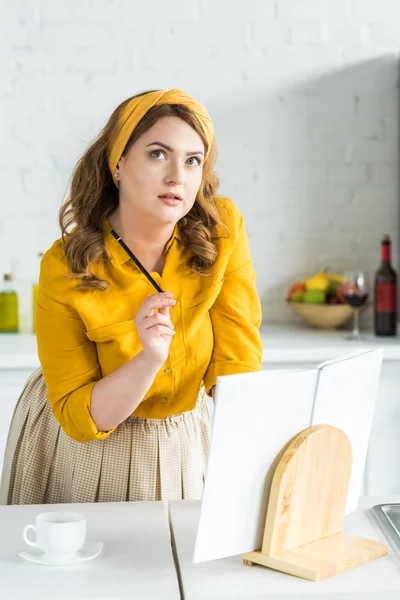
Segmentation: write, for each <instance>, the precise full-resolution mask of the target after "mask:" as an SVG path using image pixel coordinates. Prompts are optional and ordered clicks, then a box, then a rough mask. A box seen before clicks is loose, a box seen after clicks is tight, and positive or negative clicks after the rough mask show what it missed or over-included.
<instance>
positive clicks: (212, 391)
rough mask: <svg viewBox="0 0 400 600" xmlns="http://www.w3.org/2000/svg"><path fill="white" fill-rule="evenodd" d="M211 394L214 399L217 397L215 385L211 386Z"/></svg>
mask: <svg viewBox="0 0 400 600" xmlns="http://www.w3.org/2000/svg"><path fill="white" fill-rule="evenodd" d="M211 395H212V398H213V400H214V399H215V385H213V386H212V388H211Z"/></svg>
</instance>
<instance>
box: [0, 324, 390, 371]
mask: <svg viewBox="0 0 400 600" xmlns="http://www.w3.org/2000/svg"><path fill="white" fill-rule="evenodd" d="M347 333H348V332H347V331H344V330H332V331H330V330H320V329H313V328H311V327H306V326H303V325H292V324H273V325H272V324H271V325H269V324H265V325H262V326H261V337H262V341H263V362H264V363H268V364H273V363H288V362H289V363H305V362H315V361H316V362H321V361H323V360H328V359H330V358H334V357H335V356H339V355H340V354H347V353H349V352H353V351H355V350H358V349H359V348H365V347H369V348H384V360H400V337H396V338H377V337H375V336H373V335H372V334H371V333H365V335H364V337H365V339H364V340H362V341H361V342H353V341H352V342H350V341H348V340H346V339H345V336H346V335H347ZM38 366H39V359H38V357H37V345H36V337H35V336H34V335H33V334H12V333H9V334H2V335H0V369H32V370H33V369H35V368H36V367H38Z"/></svg>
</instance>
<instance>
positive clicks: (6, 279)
mask: <svg viewBox="0 0 400 600" xmlns="http://www.w3.org/2000/svg"><path fill="white" fill-rule="evenodd" d="M3 279H4V281H12V275H11V273H5V274H4V275H3Z"/></svg>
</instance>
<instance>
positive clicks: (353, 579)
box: [170, 496, 400, 600]
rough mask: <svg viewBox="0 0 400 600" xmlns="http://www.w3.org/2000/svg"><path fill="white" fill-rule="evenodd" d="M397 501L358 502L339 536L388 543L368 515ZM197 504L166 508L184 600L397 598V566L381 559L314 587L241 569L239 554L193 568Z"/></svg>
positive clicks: (258, 568) (391, 558) (392, 556)
mask: <svg viewBox="0 0 400 600" xmlns="http://www.w3.org/2000/svg"><path fill="white" fill-rule="evenodd" d="M399 501H400V497H399V496H392V497H390V496H385V497H384V496H380V497H361V498H360V501H359V505H358V508H357V511H355V512H353V513H351V514H349V515H348V516H347V517H345V521H344V525H343V531H346V532H347V533H350V534H352V535H359V536H362V537H366V538H370V539H373V540H376V541H378V542H382V543H386V544H388V542H387V540H386V538H385V536H384V535H383V533H382V532H381V530H380V529H379V527H378V525H377V524H376V523H375V521H374V520H373V518H372V516H371V515H370V514H369V509H370V508H372V506H374V505H376V504H383V503H386V502H399ZM199 515H200V501H197V500H193V501H189V500H186V501H185V500H183V501H182V500H177V501H174V502H171V503H170V519H171V527H172V531H173V541H174V546H175V551H176V555H177V558H178V564H179V572H180V578H181V582H182V588H183V594H184V597H185V598H186V600H191V599H193V600H195V599H196V600H200V599H201V598H204V599H207V600H210V599H211V598H218V599H221V598H235V599H236V600H250V599H251V598H270V599H271V600H286V599H288V600H290V599H292V598H293V599H295V600H300V599H301V600H306V599H310V600H311V599H313V600H325V599H327V598H331V597H332V599H334V600H339V598H340V599H343V600H344V599H347V600H350V599H352V600H369V599H371V600H372V599H374V600H377V599H382V600H395V599H397V598H399V596H400V561H399V560H398V559H397V557H396V555H395V554H394V552H393V550H392V549H391V548H390V547H389V552H388V555H387V556H384V557H381V558H378V559H376V560H373V561H371V562H367V563H365V564H363V565H360V566H358V567H355V568H354V569H350V570H348V571H344V572H342V573H339V574H337V575H334V576H333V577H329V578H327V579H323V580H321V581H318V582H313V581H307V580H305V579H299V578H298V577H293V576H291V575H287V574H285V573H280V572H279V571H274V570H273V569H266V568H264V567H261V566H259V565H255V566H247V565H244V564H243V562H242V557H241V555H237V556H230V557H228V558H221V559H218V560H212V561H209V562H204V563H197V564H196V563H193V562H192V556H193V548H194V543H195V538H196V531H197V525H198V520H199Z"/></svg>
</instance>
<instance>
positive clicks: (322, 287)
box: [286, 271, 353, 329]
mask: <svg viewBox="0 0 400 600" xmlns="http://www.w3.org/2000/svg"><path fill="white" fill-rule="evenodd" d="M347 284H348V282H347V281H346V280H345V278H344V276H343V275H340V274H337V273H328V272H327V271H320V272H319V273H316V274H315V275H313V276H312V277H309V278H308V279H305V280H304V281H301V282H296V283H294V284H293V285H291V286H290V288H289V291H288V295H287V298H286V301H287V304H288V306H289V307H290V308H291V309H292V310H293V311H294V312H295V313H296V314H297V315H298V316H299V317H301V318H302V319H304V320H305V321H307V322H308V323H310V325H313V326H314V327H319V328H321V329H336V328H337V327H341V326H343V325H345V324H346V323H347V322H348V321H349V320H350V319H351V317H352V315H353V310H352V308H351V307H350V306H349V305H348V304H346V301H345V299H344V294H345V291H346V285H347Z"/></svg>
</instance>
